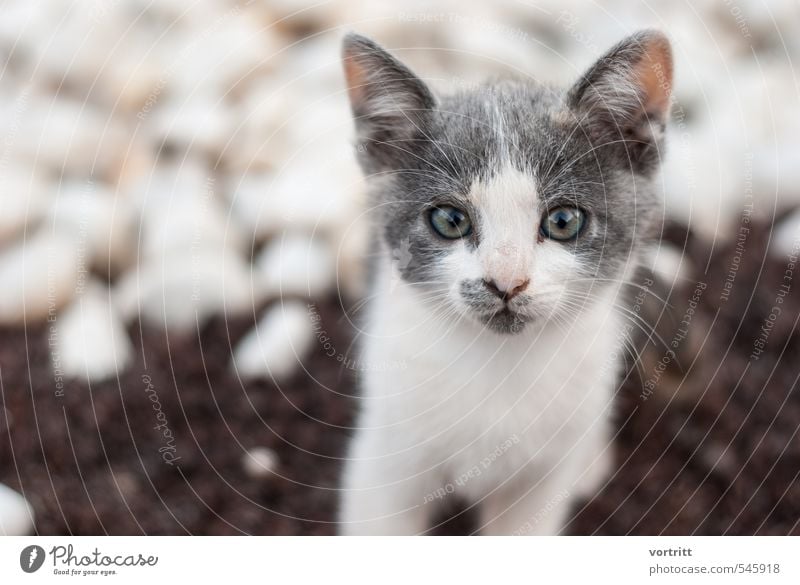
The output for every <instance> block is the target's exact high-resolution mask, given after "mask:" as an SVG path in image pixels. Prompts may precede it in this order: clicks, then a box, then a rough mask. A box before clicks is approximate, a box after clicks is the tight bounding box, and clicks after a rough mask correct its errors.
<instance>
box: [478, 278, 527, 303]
mask: <svg viewBox="0 0 800 585" xmlns="http://www.w3.org/2000/svg"><path fill="white" fill-rule="evenodd" d="M483 283H484V284H485V285H486V288H488V289H489V290H490V291H492V292H493V293H494V294H496V295H497V296H498V297H500V298H501V299H503V300H504V301H510V300H511V299H513V298H514V297H515V296H517V295H518V294H519V293H521V292H522V291H524V290H525V289H526V288H528V285H529V284H530V283H531V281H530V279H529V278H526V279H522V278H514V279H511V280H510V281H502V280H493V279H488V280H484V281H483Z"/></svg>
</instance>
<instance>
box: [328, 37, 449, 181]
mask: <svg viewBox="0 0 800 585" xmlns="http://www.w3.org/2000/svg"><path fill="white" fill-rule="evenodd" d="M342 62H343V65H344V73H345V78H346V80H347V92H348V95H349V97H350V106H351V108H352V110H353V116H354V118H355V125H356V132H357V140H358V143H359V147H360V152H362V155H361V159H362V162H363V163H364V164H366V165H367V167H368V170H369V171H370V172H377V171H380V170H384V169H387V168H392V167H393V163H394V162H396V161H397V160H398V159H401V158H402V155H403V153H404V152H407V151H408V150H409V149H412V148H413V144H412V143H411V141H413V140H417V139H420V138H422V137H423V136H424V134H425V132H424V127H425V125H426V123H427V118H428V116H429V115H430V112H431V110H432V109H433V108H434V107H435V106H436V100H435V98H434V97H433V94H432V93H431V91H430V89H428V86H427V85H425V83H424V82H423V81H422V80H421V79H420V78H419V77H417V76H416V75H414V74H413V73H412V72H411V70H410V69H408V67H406V66H405V65H403V64H402V63H401V62H400V61H398V60H397V59H395V58H394V57H392V56H391V55H390V54H389V53H388V52H386V50H384V49H383V48H382V47H381V46H380V45H378V44H377V43H375V42H374V41H372V40H370V39H368V38H366V37H363V36H361V35H358V34H355V33H349V34H348V35H347V36H346V37H345V38H344V42H343V45H342Z"/></svg>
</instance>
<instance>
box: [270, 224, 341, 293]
mask: <svg viewBox="0 0 800 585" xmlns="http://www.w3.org/2000/svg"><path fill="white" fill-rule="evenodd" d="M334 269H335V266H334V259H333V253H332V251H331V249H330V246H329V244H328V242H326V241H323V240H321V238H320V237H319V236H317V237H311V236H306V235H305V234H302V233H297V234H293V233H287V234H285V235H284V236H279V237H276V238H275V239H274V240H273V241H272V242H270V243H269V244H267V246H266V247H265V248H264V250H262V251H261V253H260V254H259V255H258V257H257V258H256V261H255V272H256V275H257V278H258V282H259V283H260V284H261V286H262V287H263V289H262V294H263V295H266V296H285V295H301V296H307V297H319V296H322V295H324V294H325V293H326V292H327V291H328V289H329V288H330V287H331V285H332V284H333V281H334Z"/></svg>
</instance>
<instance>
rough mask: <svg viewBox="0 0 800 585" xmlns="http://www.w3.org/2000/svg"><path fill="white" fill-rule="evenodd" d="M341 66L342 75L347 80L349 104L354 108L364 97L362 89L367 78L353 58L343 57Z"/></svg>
mask: <svg viewBox="0 0 800 585" xmlns="http://www.w3.org/2000/svg"><path fill="white" fill-rule="evenodd" d="M343 65H344V75H345V78H346V79H347V94H348V95H349V96H350V103H351V104H353V105H354V106H355V105H358V104H360V103H361V102H362V101H363V100H364V98H365V97H366V96H365V95H364V87H365V85H366V83H367V76H366V75H365V73H364V68H363V67H362V66H361V65H360V64H359V63H358V60H357V59H356V58H355V57H352V56H350V55H345V57H344V60H343Z"/></svg>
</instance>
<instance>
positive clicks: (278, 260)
mask: <svg viewBox="0 0 800 585" xmlns="http://www.w3.org/2000/svg"><path fill="white" fill-rule="evenodd" d="M644 27H657V28H660V29H662V30H664V31H665V32H666V33H667V34H668V35H669V36H670V37H671V39H672V41H673V47H674V52H675V60H676V68H675V69H676V84H675V88H674V104H673V116H672V123H671V128H670V133H671V141H670V148H669V153H668V158H667V160H666V162H665V167H664V172H663V180H662V182H661V187H662V189H663V192H664V202H665V204H664V205H665V208H664V210H665V215H666V217H667V222H666V223H665V227H664V230H663V234H662V241H661V246H660V248H659V249H658V250H657V251H656V252H655V253H654V254H653V255H652V257H650V258H649V259H648V266H647V267H645V272H643V275H642V278H643V279H645V280H643V282H649V281H652V282H653V283H654V284H653V291H654V292H653V294H652V295H649V296H648V298H647V299H642V300H640V301H632V302H634V303H639V304H641V306H642V314H643V315H644V320H643V322H642V324H641V326H640V327H638V328H636V329H635V330H634V331H632V334H633V336H634V340H635V341H634V343H633V344H632V348H631V351H630V354H629V355H626V356H624V359H623V361H624V362H625V368H626V375H625V377H624V379H623V380H622V382H621V385H620V390H619V397H618V399H619V413H618V433H617V436H616V438H615V448H616V452H617V464H618V469H617V470H616V472H615V473H614V476H613V477H612V478H611V479H610V480H609V482H608V483H607V485H606V486H605V487H604V488H603V490H602V491H601V492H600V493H599V494H597V496H596V497H594V498H592V499H591V500H590V501H587V502H585V503H582V504H581V505H580V506H579V507H577V508H576V509H575V511H574V515H573V518H572V521H571V522H570V524H569V526H568V527H567V530H568V532H571V533H576V534H595V533H602V534H660V533H669V534H690V533H699V534H755V533H758V534H789V533H800V528H798V522H800V488H798V487H797V482H796V480H797V478H798V473H800V447H799V446H798V444H799V443H798V440H797V431H798V428H800V427H799V426H798V425H800V399H799V398H798V397H797V392H796V390H795V388H796V384H797V377H798V375H800V369H798V367H797V364H798V361H797V360H798V358H799V357H800V353H799V352H800V349H799V348H798V338H797V333H796V329H797V327H796V326H797V320H798V317H800V298H798V294H797V293H796V291H795V289H796V288H797V287H796V284H795V282H794V271H795V262H796V259H797V252H798V249H800V213H799V212H798V211H797V210H796V208H797V206H798V203H800V187H799V186H800V148H798V142H797V137H798V136H799V135H800V108H799V107H798V106H800V85H798V80H797V78H796V76H795V67H796V65H797V63H798V60H800V34H798V33H800V5H799V4H798V3H797V2H795V1H789V0H778V1H770V2H766V0H724V1H714V2H712V1H710V0H708V1H702V2H691V3H690V2H688V0H687V1H684V2H681V1H678V2H670V3H656V2H650V3H648V2H633V1H621V0H615V1H607V2H577V1H572V0H568V1H564V0H558V1H556V0H524V1H510V0H502V1H496V2H490V3H479V2H456V1H454V0H453V1H448V0H438V1H435V2H421V1H417V0H412V1H411V2H404V3H401V4H400V3H392V2H388V1H377V2H376V1H369V2H367V1H366V0H341V1H330V2H325V1H321V2H316V3H313V2H305V1H295V2H291V1H289V0H239V1H238V2H236V1H233V0H182V1H177V0H151V1H146V0H94V1H82V2H74V1H68V0H46V1H41V2H29V1H25V0H4V1H2V2H0V55H2V58H1V59H0V63H1V64H2V69H0V112H1V113H0V136H2V143H1V144H0V325H1V326H2V329H1V330H0V393H1V395H2V396H1V397H2V401H1V402H0V404H2V408H0V533H3V532H6V533H10V534H25V533H33V532H36V533H39V534H185V533H191V534H240V533H249V534H331V533H334V532H335V530H336V528H335V523H334V513H335V504H336V497H337V494H336V490H337V485H338V473H339V468H340V460H341V459H340V458H341V457H342V454H343V446H344V444H345V442H346V440H347V437H348V434H349V433H348V426H349V425H350V424H351V420H352V419H351V417H352V413H353V411H354V408H355V407H356V405H357V401H356V399H355V398H354V396H355V395H356V389H355V380H356V379H357V377H358V372H359V370H360V368H362V367H363V366H362V364H360V363H359V361H358V354H357V351H356V349H354V348H356V347H357V342H358V317H359V309H360V308H361V307H362V305H363V302H364V300H365V288H364V279H363V272H364V266H363V259H364V257H365V256H366V255H367V254H368V253H369V250H368V249H367V248H368V246H367V227H366V226H365V223H364V221H363V212H364V209H365V202H364V189H363V185H362V181H361V177H360V174H359V171H358V169H357V167H356V165H355V163H354V158H353V152H352V145H351V121H350V112H349V107H348V104H347V100H346V94H345V93H344V86H343V80H342V75H341V71H340V63H339V44H340V41H341V37H342V36H343V34H344V32H346V31H349V30H356V31H358V32H361V33H363V34H367V35H369V36H372V37H373V38H374V39H376V40H377V41H378V42H380V43H381V44H383V45H384V46H386V47H387V48H389V49H391V50H392V51H393V52H394V53H395V54H396V55H398V56H399V57H400V58H401V59H403V60H404V61H406V62H407V63H409V64H410V65H411V66H412V68H413V69H414V70H415V71H416V72H417V73H418V74H419V75H420V76H421V77H423V78H425V79H426V80H429V81H430V83H431V84H432V85H433V86H434V87H436V88H438V89H440V90H442V91H446V90H447V89H448V88H450V89H453V88H459V87H464V86H469V85H471V84H474V83H476V82H477V81H480V80H483V79H485V78H486V77H487V76H493V75H495V76H496V75H515V76H519V77H525V78H530V79H533V80H536V81H539V82H543V83H559V84H568V83H570V82H572V81H573V80H574V79H576V78H577V76H578V75H579V74H580V73H581V72H582V71H583V70H584V69H585V68H586V67H588V66H589V65H590V64H591V63H592V62H593V61H594V60H595V59H597V58H598V57H599V56H600V55H601V54H602V53H603V52H604V51H605V50H606V49H607V48H608V47H610V46H611V45H613V44H614V43H616V42H617V41H618V40H620V39H621V38H622V37H624V36H626V35H629V34H631V33H632V32H634V31H636V30H638V29H640V28H644ZM648 288H649V285H648ZM650 297H652V298H650ZM637 312H638V309H637ZM671 340H677V343H676V344H675V345H674V346H673V347H676V348H677V349H676V350H675V352H674V353H672V354H670V353H669V352H668V351H667V346H668V345H669V344H670V341H671ZM443 504H444V505H443V507H442V510H441V516H442V523H441V525H438V526H437V528H436V530H435V531H436V532H456V533H469V532H470V531H471V528H470V526H471V524H470V521H471V520H470V517H471V514H472V511H471V510H470V509H468V508H464V507H463V505H462V504H461V503H459V502H444V503H443Z"/></svg>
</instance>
